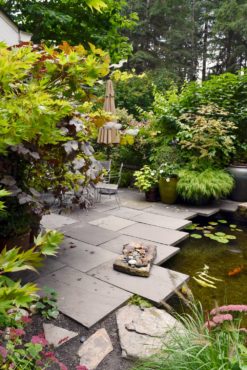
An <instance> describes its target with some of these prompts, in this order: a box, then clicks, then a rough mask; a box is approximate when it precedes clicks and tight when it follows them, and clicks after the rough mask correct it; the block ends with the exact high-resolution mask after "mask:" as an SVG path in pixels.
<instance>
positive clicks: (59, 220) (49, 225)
mask: <svg viewBox="0 0 247 370" xmlns="http://www.w3.org/2000/svg"><path fill="white" fill-rule="evenodd" d="M75 222H77V221H76V220H75V219H73V218H71V217H67V216H62V215H57V214H56V213H51V214H49V215H44V216H43V217H42V219H41V225H42V226H43V227H45V228H46V229H59V228H61V227H63V226H65V225H71V224H74V223H75Z"/></svg>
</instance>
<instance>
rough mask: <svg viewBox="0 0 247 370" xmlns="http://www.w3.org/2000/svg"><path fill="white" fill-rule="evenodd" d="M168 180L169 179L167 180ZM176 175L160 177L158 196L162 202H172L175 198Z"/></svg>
mask: <svg viewBox="0 0 247 370" xmlns="http://www.w3.org/2000/svg"><path fill="white" fill-rule="evenodd" d="M168 180H169V181H168ZM177 182H178V178H177V177H175V176H174V177H170V178H169V179H168V178H161V179H160V180H159V190H160V198H161V202H162V203H166V204H174V203H175V202H176V200H177Z"/></svg>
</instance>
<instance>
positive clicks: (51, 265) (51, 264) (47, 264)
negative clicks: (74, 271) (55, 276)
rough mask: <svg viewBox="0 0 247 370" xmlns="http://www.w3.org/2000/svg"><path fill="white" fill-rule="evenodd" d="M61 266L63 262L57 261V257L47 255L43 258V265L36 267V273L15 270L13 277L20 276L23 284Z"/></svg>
mask: <svg viewBox="0 0 247 370" xmlns="http://www.w3.org/2000/svg"><path fill="white" fill-rule="evenodd" d="M63 267H65V264H64V263H62V262H61V261H59V260H58V258H57V257H52V256H49V257H46V258H45V259H44V261H43V266H41V267H39V268H38V273H36V272H34V271H31V270H26V271H25V272H24V271H20V272H19V273H18V272H15V278H16V279H19V278H20V279H21V280H22V282H23V283H24V284H25V283H27V282H30V281H35V280H37V279H39V278H40V277H43V276H46V275H48V274H50V273H52V272H54V271H57V270H59V269H61V268H63Z"/></svg>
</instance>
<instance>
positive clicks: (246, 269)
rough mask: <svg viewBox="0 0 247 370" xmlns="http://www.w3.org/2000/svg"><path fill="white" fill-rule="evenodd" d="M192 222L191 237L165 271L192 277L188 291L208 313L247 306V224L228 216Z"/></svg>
mask: <svg viewBox="0 0 247 370" xmlns="http://www.w3.org/2000/svg"><path fill="white" fill-rule="evenodd" d="M192 222H193V224H192V225H190V226H189V227H188V228H187V230H186V231H188V232H189V233H190V237H189V238H188V239H187V240H185V241H184V242H182V243H180V244H179V247H180V248H181V251H180V252H179V253H178V254H177V255H176V256H175V257H173V258H172V259H171V260H169V261H168V262H166V263H165V264H164V267H167V268H170V269H172V270H175V271H179V272H183V273H185V274H188V275H190V280H189V282H188V287H189V288H190V289H191V291H192V293H193V295H194V297H195V299H197V300H200V301H201V303H202V305H203V308H204V309H205V310H209V309H212V308H213V307H215V305H216V304H218V305H223V304H247V222H246V221H243V220H241V219H238V218H237V215H235V214H228V213H221V214H217V215H215V216H214V217H211V218H205V217H197V218H195V219H193V221H192ZM185 293H186V292H185ZM171 301H172V302H171V304H172V306H174V304H175V306H176V309H178V310H179V308H178V305H177V304H176V302H174V300H173V299H172V300H171ZM175 301H176V300H175Z"/></svg>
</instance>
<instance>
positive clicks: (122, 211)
mask: <svg viewBox="0 0 247 370" xmlns="http://www.w3.org/2000/svg"><path fill="white" fill-rule="evenodd" d="M108 213H109V214H111V215H113V216H117V217H121V218H127V219H130V220H131V219H132V218H133V217H136V216H138V215H141V214H142V213H143V212H142V211H139V210H137V209H132V208H128V207H122V206H121V207H120V208H116V209H112V210H110V211H108Z"/></svg>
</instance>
